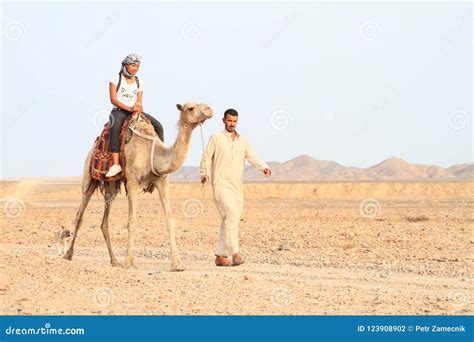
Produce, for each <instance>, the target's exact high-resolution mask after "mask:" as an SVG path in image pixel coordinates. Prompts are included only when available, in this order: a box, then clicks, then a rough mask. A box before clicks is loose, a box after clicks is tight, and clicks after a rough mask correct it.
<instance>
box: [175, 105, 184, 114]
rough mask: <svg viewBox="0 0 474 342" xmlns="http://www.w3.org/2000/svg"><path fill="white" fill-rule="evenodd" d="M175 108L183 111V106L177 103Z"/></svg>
mask: <svg viewBox="0 0 474 342" xmlns="http://www.w3.org/2000/svg"><path fill="white" fill-rule="evenodd" d="M176 108H178V110H179V111H180V112H181V111H183V106H181V105H180V104H179V103H178V104H177V105H176Z"/></svg>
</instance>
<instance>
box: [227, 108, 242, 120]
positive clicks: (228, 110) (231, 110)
mask: <svg viewBox="0 0 474 342" xmlns="http://www.w3.org/2000/svg"><path fill="white" fill-rule="evenodd" d="M227 115H232V116H239V113H237V111H236V110H235V109H232V108H229V109H227V110H226V111H225V112H224V119H225V118H226V117H227Z"/></svg>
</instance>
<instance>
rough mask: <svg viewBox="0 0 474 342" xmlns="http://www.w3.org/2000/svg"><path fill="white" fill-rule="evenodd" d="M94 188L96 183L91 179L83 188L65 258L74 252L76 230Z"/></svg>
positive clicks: (69, 258) (70, 257) (68, 258)
mask: <svg viewBox="0 0 474 342" xmlns="http://www.w3.org/2000/svg"><path fill="white" fill-rule="evenodd" d="M96 188H97V183H96V182H95V181H93V180H92V181H91V182H90V183H89V187H88V188H87V190H85V191H84V192H83V193H82V200H81V205H80V206H79V210H78V211H77V214H76V219H75V220H74V226H75V229H74V235H73V237H72V241H71V245H70V246H69V249H68V251H67V252H66V255H65V256H64V259H66V260H72V256H73V254H74V244H75V243H76V238H77V232H78V231H79V228H80V227H81V224H82V216H83V215H84V211H85V210H86V208H87V205H88V204H89V200H90V199H91V196H92V194H93V193H94V191H95V189H96Z"/></svg>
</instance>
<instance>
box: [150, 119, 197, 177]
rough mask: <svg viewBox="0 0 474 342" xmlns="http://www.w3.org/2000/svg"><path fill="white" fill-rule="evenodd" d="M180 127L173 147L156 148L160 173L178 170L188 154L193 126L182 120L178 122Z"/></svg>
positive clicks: (156, 162) (157, 166) (156, 161)
mask: <svg viewBox="0 0 474 342" xmlns="http://www.w3.org/2000/svg"><path fill="white" fill-rule="evenodd" d="M178 129H179V133H178V136H177V137H176V141H175V142H174V144H173V145H172V146H171V147H169V148H166V147H165V148H164V151H163V150H162V149H157V150H155V156H154V157H155V158H154V160H155V162H154V163H155V169H157V170H158V172H159V173H160V174H168V173H173V172H175V171H176V170H178V169H179V168H180V167H181V166H182V165H183V163H184V160H185V159H186V156H187V155H188V150H189V145H190V143H191V135H192V132H193V127H191V126H190V125H186V124H183V123H181V122H180V123H178ZM163 156H165V158H163Z"/></svg>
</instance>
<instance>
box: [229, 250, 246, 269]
mask: <svg viewBox="0 0 474 342" xmlns="http://www.w3.org/2000/svg"><path fill="white" fill-rule="evenodd" d="M244 262H245V260H244V258H242V256H241V255H240V253H235V254H234V255H233V256H232V266H239V265H242V264H243V263H244Z"/></svg>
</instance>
